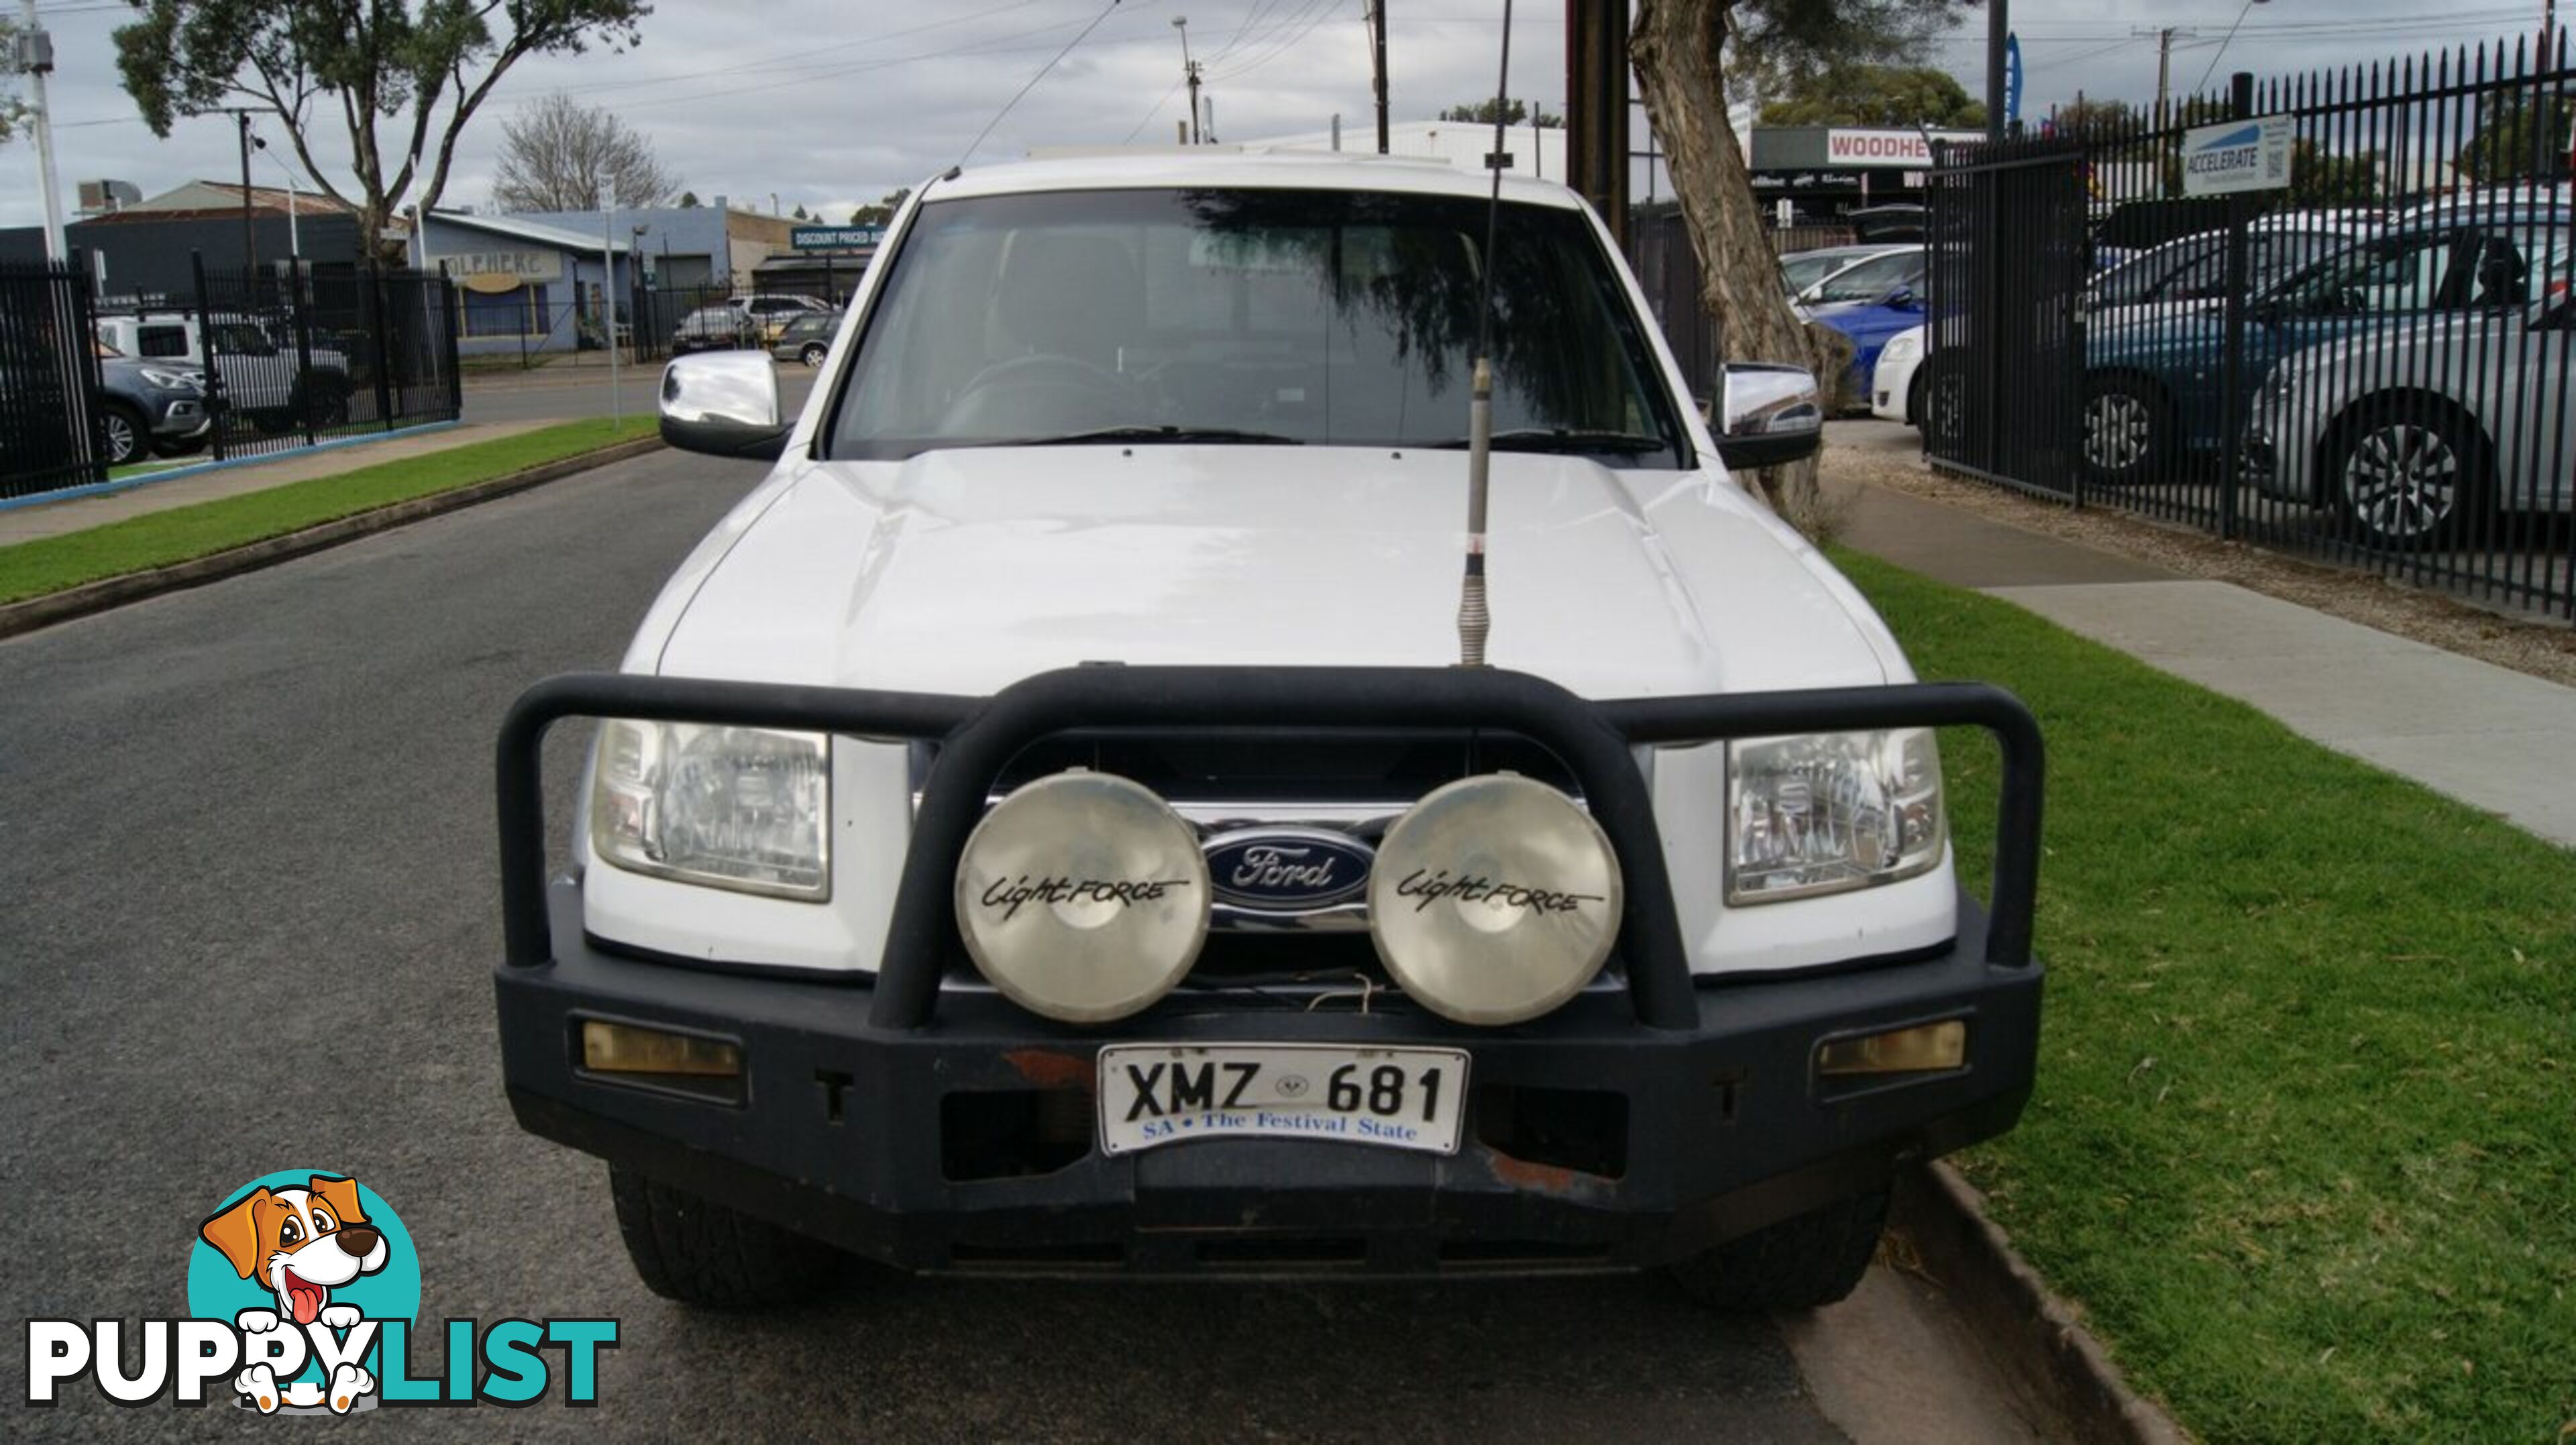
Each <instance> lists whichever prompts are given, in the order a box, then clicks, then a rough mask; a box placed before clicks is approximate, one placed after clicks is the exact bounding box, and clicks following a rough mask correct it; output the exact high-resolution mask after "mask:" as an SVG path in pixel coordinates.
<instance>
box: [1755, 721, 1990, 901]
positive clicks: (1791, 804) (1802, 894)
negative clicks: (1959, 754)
mask: <svg viewBox="0 0 2576 1445" xmlns="http://www.w3.org/2000/svg"><path fill="white" fill-rule="evenodd" d="M1726 813H1727V860H1726V901H1727V902H1728V903H1730V904H1739V903H1770V902H1775V901H1777V900H1780V899H1784V898H1808V897H1813V896H1814V895H1816V894H1819V893H1839V892H1842V891H1844V890H1846V889H1852V888H1867V887H1869V886H1871V885H1873V884H1878V883H1892V882H1894V881H1896V880H1897V879H1899V878H1911V877H1913V876H1914V875H1916V874H1918V873H1922V872H1924V871H1926V870H1928V869H1930V868H1931V867H1932V866H1933V865H1934V864H1936V863H1938V862H1940V861H1941V849H1942V845H1943V844H1944V843H1945V842H1946V841H1947V839H1948V836H1949V834H1948V831H1947V825H1946V823H1945V822H1944V820H1943V818H1942V816H1941V753H1940V748H1939V745H1938V744H1937V743H1936V742H1935V741H1934V739H1933V735H1932V733H1931V732H1929V731H1928V730H1925V729H1921V728H1905V729H1900V730H1897V731H1893V732H1868V733H1818V734H1814V735H1812V736H1804V737H1785V738H1746V739H1743V740H1741V741H1738V742H1736V743H1733V744H1731V745H1730V746H1729V747H1728V749H1727V767H1726Z"/></svg>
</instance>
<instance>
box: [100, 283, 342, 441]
mask: <svg viewBox="0 0 2576 1445" xmlns="http://www.w3.org/2000/svg"><path fill="white" fill-rule="evenodd" d="M97 330H98V339H99V340H101V341H103V342H105V343H107V344H108V345H109V346H112V347H115V348H116V349H117V350H118V351H121V352H123V353H125V354H126V355H127V356H131V357H133V358H135V359H136V360H138V361H147V362H149V361H161V362H171V361H175V362H179V363H181V364H183V365H185V366H188V367H191V368H193V369H195V370H197V371H199V372H201V373H202V372H206V371H209V370H211V372H212V373H213V376H214V379H215V385H216V386H219V387H220V388H221V392H222V397H223V401H224V404H225V405H227V406H229V407H231V408H232V409H233V410H235V411H238V412H241V413H243V414H244V415H246V416H248V417H249V418H250V420H251V422H252V424H253V425H255V426H257V427H258V428H259V429H260V430H262V431H266V432H282V431H289V430H292V429H294V428H295V427H298V426H301V425H303V424H304V423H305V421H307V420H308V419H309V420H310V421H311V422H312V423H313V424H314V425H315V426H338V425H339V424H340V423H342V422H344V421H347V420H348V419H349V389H350V381H349V357H348V354H347V353H345V352H343V351H340V350H338V349H337V348H335V347H331V346H327V345H323V344H320V343H319V342H315V343H311V344H308V345H307V346H306V347H305V350H304V355H303V356H301V357H299V356H298V355H297V354H296V348H295V345H294V343H293V341H292V340H289V341H288V342H287V343H286V344H285V345H283V346H281V345H279V344H278V342H277V340H276V338H274V337H272V336H271V335H270V334H269V333H268V331H266V330H265V329H263V328H262V327H261V326H260V324H259V323H258V322H257V321H255V320H253V319H251V318H249V317H246V316H238V315H227V314H224V313H221V312H218V313H216V314H215V315H214V316H212V317H209V318H207V320H206V321H205V322H204V323H202V324H201V323H200V322H199V321H198V319H197V317H195V316H194V315H191V314H189V313H187V312H182V311H159V312H155V311H143V312H136V313H133V314H131V315H122V316H102V317H100V318H98V326H97ZM210 337H211V339H212V342H213V345H212V346H211V347H209V346H208V344H207V342H208V340H209V338H210ZM308 362H309V369H308V367H307V363H308ZM209 389H210V390H212V389H214V388H213V387H210V388H209Z"/></svg>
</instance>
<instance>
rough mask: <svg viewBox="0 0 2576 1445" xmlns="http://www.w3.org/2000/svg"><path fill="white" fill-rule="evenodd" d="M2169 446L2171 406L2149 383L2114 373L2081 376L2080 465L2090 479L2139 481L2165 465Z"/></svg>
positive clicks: (2113, 483) (2123, 483) (2171, 441)
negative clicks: (2081, 446)
mask: <svg viewBox="0 0 2576 1445" xmlns="http://www.w3.org/2000/svg"><path fill="white" fill-rule="evenodd" d="M2173 445H2174V424H2173V408H2172V407H2171V406H2169V405H2167V404H2166V402H2165V397H2164V394H2163V393H2162V392H2160V391H2158V390H2157V389H2156V388H2155V386H2154V385H2153V384H2151V383H2149V382H2147V381H2145V380H2143V379H2141V378H2139V377H2134V376H2122V375H2117V374H2113V375H2108V376H2096V377H2091V378H2088V379H2087V380H2086V381H2085V383H2084V470H2085V472H2086V473H2087V474H2088V475H2089V476H2090V477H2091V478H2092V479H2093V480H2094V481H2096V482H2099V483H2102V484H2104V485H2107V486H2114V487H2125V486H2131V485H2134V484H2136V483H2139V482H2143V481H2145V480H2147V479H2148V478H2149V477H2151V476H2153V475H2154V474H2155V472H2156V470H2157V469H2159V468H2162V467H2165V466H2166V465H2167V462H2166V460H2165V459H2166V458H2167V457H2169V456H2171V455H2172V453H2173Z"/></svg>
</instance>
